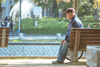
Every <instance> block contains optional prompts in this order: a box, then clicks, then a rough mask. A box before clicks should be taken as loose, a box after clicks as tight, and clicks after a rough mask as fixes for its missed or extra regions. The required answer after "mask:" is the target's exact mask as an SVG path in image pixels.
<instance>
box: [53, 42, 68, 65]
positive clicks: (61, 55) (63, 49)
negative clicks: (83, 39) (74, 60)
mask: <svg viewBox="0 0 100 67" xmlns="http://www.w3.org/2000/svg"><path fill="white" fill-rule="evenodd" d="M68 45H69V43H66V44H64V45H63V44H61V45H60V49H59V53H58V58H57V60H56V61H53V62H52V63H53V64H58V63H63V61H64V60H65V58H66V54H67V51H68Z"/></svg>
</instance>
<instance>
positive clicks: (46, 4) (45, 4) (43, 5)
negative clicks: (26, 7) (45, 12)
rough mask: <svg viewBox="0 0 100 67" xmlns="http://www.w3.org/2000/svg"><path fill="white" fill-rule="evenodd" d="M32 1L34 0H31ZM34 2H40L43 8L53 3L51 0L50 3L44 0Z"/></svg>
mask: <svg viewBox="0 0 100 67" xmlns="http://www.w3.org/2000/svg"><path fill="white" fill-rule="evenodd" d="M31 1H33V0H31ZM34 2H35V3H37V2H38V6H42V7H43V8H44V7H51V6H52V5H53V1H51V0H49V1H48V3H44V2H43V0H41V1H40V0H34Z"/></svg>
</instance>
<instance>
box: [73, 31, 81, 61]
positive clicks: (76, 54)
mask: <svg viewBox="0 0 100 67" xmlns="http://www.w3.org/2000/svg"><path fill="white" fill-rule="evenodd" d="M79 44H80V30H76V35H75V45H74V55H73V62H78V49H79Z"/></svg>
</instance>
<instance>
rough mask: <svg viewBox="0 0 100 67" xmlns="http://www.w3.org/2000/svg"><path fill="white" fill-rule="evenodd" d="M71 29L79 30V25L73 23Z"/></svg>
mask: <svg viewBox="0 0 100 67" xmlns="http://www.w3.org/2000/svg"><path fill="white" fill-rule="evenodd" d="M72 27H73V28H79V27H80V25H79V24H78V23H77V22H74V23H73V24H72Z"/></svg>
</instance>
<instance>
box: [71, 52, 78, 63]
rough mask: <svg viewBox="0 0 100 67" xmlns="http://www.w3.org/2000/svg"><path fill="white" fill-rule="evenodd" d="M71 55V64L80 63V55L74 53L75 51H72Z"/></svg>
mask: <svg viewBox="0 0 100 67" xmlns="http://www.w3.org/2000/svg"><path fill="white" fill-rule="evenodd" d="M70 53H71V54H70V62H71V63H74V62H78V53H74V51H71V52H70Z"/></svg>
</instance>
